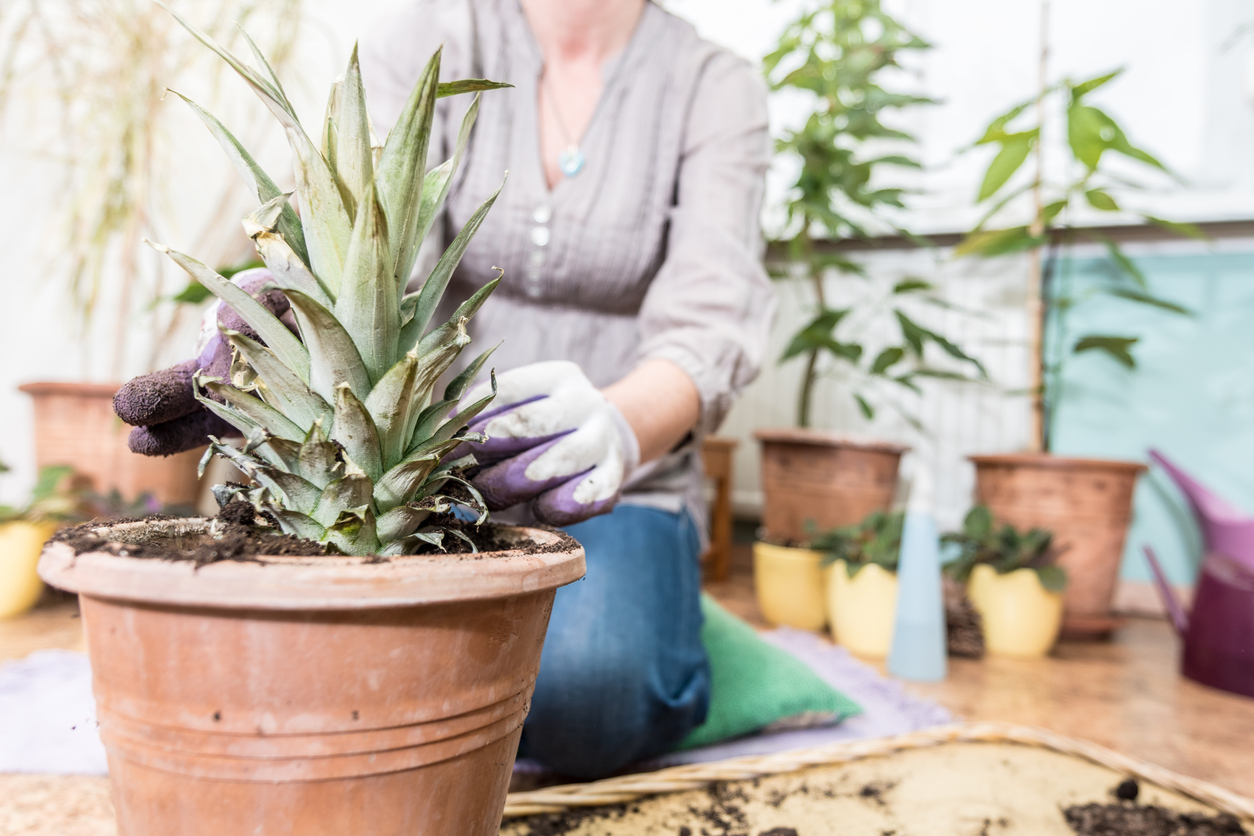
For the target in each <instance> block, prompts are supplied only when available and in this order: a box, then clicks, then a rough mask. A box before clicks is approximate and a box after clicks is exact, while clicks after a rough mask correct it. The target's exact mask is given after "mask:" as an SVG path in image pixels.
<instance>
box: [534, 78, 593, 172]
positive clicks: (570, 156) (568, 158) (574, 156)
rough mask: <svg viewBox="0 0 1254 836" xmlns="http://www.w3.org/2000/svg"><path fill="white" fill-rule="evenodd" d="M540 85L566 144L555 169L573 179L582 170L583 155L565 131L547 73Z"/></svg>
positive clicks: (564, 124)
mask: <svg viewBox="0 0 1254 836" xmlns="http://www.w3.org/2000/svg"><path fill="white" fill-rule="evenodd" d="M540 83H541V84H542V85H544V89H545V92H547V93H548V95H547V96H546V97H545V98H546V99H548V101H549V106H550V107H551V108H552V109H553V118H554V119H556V120H557V129H558V130H559V131H561V132H562V139H563V140H564V141H565V143H566V150H564V151H562V152H561V153H560V154H558V155H557V167H558V168H559V169H561V171H562V174H564V175H565V176H567V177H574V176H575V175H576V174H578V173H579V172H580V171H582V170H583V164H584V155H583V151H580V150H579V143H578V142H575V141H574V140H573V139H571V137H570V131H568V130H566V122H565V121H563V119H562V112H561V111H560V110H558V109H557V97H556V96H554V95H553V88H552V87H550V86H549V78H548V73H545V74H544V75H542V76H540Z"/></svg>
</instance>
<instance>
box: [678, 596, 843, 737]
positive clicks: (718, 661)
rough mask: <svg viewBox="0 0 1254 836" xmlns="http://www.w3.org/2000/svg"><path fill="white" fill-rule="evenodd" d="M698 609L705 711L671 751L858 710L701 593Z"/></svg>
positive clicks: (810, 723)
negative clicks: (706, 672)
mask: <svg viewBox="0 0 1254 836" xmlns="http://www.w3.org/2000/svg"><path fill="white" fill-rule="evenodd" d="M701 612H702V614H703V615H704V616H705V625H704V626H703V627H702V628H701V642H702V644H704V645H705V650H706V653H707V654H709V657H710V711H709V714H708V715H707V716H706V718H705V722H704V723H702V724H701V725H700V726H698V727H697V728H695V729H693V730H692V731H691V732H690V733H689V734H688V736H687V737H685V738H684V739H683V741H682V742H680V744H679V746H677V747H676V749H677V750H678V749H694V748H696V747H698V746H709V745H710V744H712V743H718V742H719V741H722V740H728V739H730V738H733V737H741V736H743V735H746V734H752V733H753V732H756V731H761V730H762V729H764V728H766V727H767V726H774V727H783V726H792V727H803V726H813V725H820V724H826V723H835V722H838V721H840V720H843V719H845V718H846V717H852V716H853V715H855V714H861V713H862V709H861V708H860V707H859V706H858V704H857V703H855V702H854V701H853V700H851V699H849V698H848V697H846V696H845V695H844V694H842V693H840V692H839V691H837V690H836V689H834V688H832V686H830V685H828V684H827V683H826V682H824V681H823V680H822V679H820V678H819V677H818V675H817V674H815V673H814V671H812V670H810V668H809V666H807V665H806V664H805V663H804V662H802V661H801V660H800V659H798V658H796V657H795V656H793V655H791V654H789V653H786V652H785V651H783V650H780V649H779V648H777V647H775V646H773V645H771V644H768V643H767V642H765V641H763V640H762V639H761V638H759V637H758V634H757V631H756V630H754V629H753V628H752V627H750V626H749V625H748V624H746V623H745V622H743V621H741V620H740V619H739V618H736V616H734V615H732V614H731V613H729V612H728V611H727V610H725V609H723V608H722V607H720V606H719V605H718V604H717V603H715V601H714V599H713V598H711V597H710V596H708V595H702V596H701ZM788 721H792V722H791V723H789V722H788Z"/></svg>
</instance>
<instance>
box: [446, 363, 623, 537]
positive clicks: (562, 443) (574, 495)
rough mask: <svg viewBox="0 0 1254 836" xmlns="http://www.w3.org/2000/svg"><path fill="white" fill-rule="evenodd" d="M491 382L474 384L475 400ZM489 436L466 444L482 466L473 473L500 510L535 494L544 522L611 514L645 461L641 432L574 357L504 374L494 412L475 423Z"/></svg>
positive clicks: (538, 514)
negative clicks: (632, 477)
mask: <svg viewBox="0 0 1254 836" xmlns="http://www.w3.org/2000/svg"><path fill="white" fill-rule="evenodd" d="M488 386H489V384H481V385H479V386H477V387H475V388H474V389H472V390H471V391H470V392H469V393H468V394H467V396H466V401H467V402H469V403H473V402H474V401H475V400H477V399H478V398H481V397H483V396H484V395H486V394H487V392H488ZM470 429H471V430H472V431H474V432H478V433H483V434H484V435H486V436H487V437H488V440H487V441H486V442H484V443H482V444H474V445H469V444H467V445H464V446H463V448H462V449H461V450H459V451H458V452H459V453H473V454H474V456H475V458H476V459H477V460H478V461H479V463H480V467H479V469H478V471H477V472H476V473H475V475H474V476H473V477H472V478H471V483H472V484H474V486H475V487H476V488H478V489H479V490H480V491H481V492H482V493H483V497H484V499H485V500H486V501H487V504H488V508H489V509H491V510H493V511H499V510H503V509H505V508H509V507H512V506H514V505H518V504H520V503H523V502H531V512H532V515H533V516H534V517H535V518H536V519H537V520H538V521H539V522H542V523H547V524H549V525H554V526H565V525H571V524H572V523H577V522H580V521H582V520H586V519H588V518H589V517H595V516H596V515H598V514H604V513H606V512H607V511H609V510H610V509H611V508H613V507H614V504H615V503H616V502H617V501H618V499H619V497H620V496H621V494H622V486H623V483H624V482H625V481H626V480H627V477H628V476H630V475H631V472H632V471H633V470H635V468H636V466H637V465H638V464H639V462H640V446H639V444H638V442H637V441H636V435H635V433H634V432H633V431H632V429H631V427H630V426H629V425H628V423H627V421H626V419H625V418H623V415H622V413H621V412H619V411H618V407H616V406H614V405H613V404H612V403H610V402H609V401H607V400H606V399H605V396H604V395H602V394H601V392H600V391H599V390H598V389H597V388H596V387H595V386H593V385H592V383H591V381H589V380H588V378H587V377H586V376H585V375H584V373H583V371H582V370H581V369H580V368H579V366H578V365H576V364H575V363H571V362H568V361H563V360H559V361H551V362H544V363H533V364H532V365H530V366H523V367H522V368H518V369H513V370H512V371H508V372H505V373H504V374H501V375H499V376H498V377H497V396H496V399H495V400H494V401H493V403H492V405H491V408H490V410H489V411H488V412H485V413H484V414H483V415H481V416H479V417H478V418H476V419H475V421H473V422H472V423H471V425H470Z"/></svg>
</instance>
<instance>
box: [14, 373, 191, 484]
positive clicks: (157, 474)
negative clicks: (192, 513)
mask: <svg viewBox="0 0 1254 836" xmlns="http://www.w3.org/2000/svg"><path fill="white" fill-rule="evenodd" d="M118 387H119V384H116V383H27V384H25V385H24V386H19V387H18V389H19V390H20V391H22V392H25V393H26V394H28V395H30V396H31V399H32V400H33V401H34V406H35V466H36V467H44V466H46V465H69V466H71V467H73V468H74V470H75V471H77V472H78V473H80V474H82V475H83V476H85V477H86V478H87V480H88V482H89V483H90V485H91V487H92V488H94V489H95V490H97V491H100V492H101V493H108V492H109V491H111V490H117V491H118V493H120V494H121V495H122V498H123V499H127V500H134V499H137V498H138V497H139V496H140V494H143V493H151V494H152V495H153V496H154V497H155V498H156V499H157V501H158V502H160V503H162V504H163V505H183V506H188V507H193V508H194V507H195V506H196V499H197V497H198V496H199V495H200V482H199V480H198V479H197V477H196V465H197V463H198V462H199V461H200V454H201V453H202V452H203V449H204V448H201V449H199V450H189V451H187V452H185V453H178V454H176V455H173V456H166V457H164V458H154V457H151V456H141V455H138V454H136V453H132V452H131V451H130V448H129V447H127V446H126V438H127V436H129V435H130V431H131V428H130V427H129V426H127V425H126V424H124V423H122V419H120V418H118V416H117V415H114V414H113V396H114V395H115V394H117V391H118Z"/></svg>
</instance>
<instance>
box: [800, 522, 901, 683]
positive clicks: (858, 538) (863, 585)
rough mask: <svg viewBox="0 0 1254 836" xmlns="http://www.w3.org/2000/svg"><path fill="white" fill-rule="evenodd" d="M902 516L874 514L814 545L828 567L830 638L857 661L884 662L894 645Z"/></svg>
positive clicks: (816, 540) (820, 538)
mask: <svg viewBox="0 0 1254 836" xmlns="http://www.w3.org/2000/svg"><path fill="white" fill-rule="evenodd" d="M905 516H906V515H905V513H904V512H902V511H894V512H886V511H874V512H872V513H870V514H868V515H867V517H866V518H865V519H863V520H862V521H861V522H860V523H858V524H856V525H851V526H844V527H842V528H836V529H832V530H830V531H827V532H824V533H822V534H819V535H817V536H815V538H814V539H813V541H812V544H813V546H814V548H815V549H816V550H818V551H819V552H820V553H821V554H822V555H823V564H824V566H825V567H826V570H825V571H826V575H827V600H828V617H829V620H830V622H831V625H832V637H833V639H835V641H837V642H838V643H840V644H843V645H845V646H846V647H847V648H849V650H850V651H852V652H853V653H856V654H858V655H860V656H867V657H870V658H873V659H883V658H886V657H887V656H888V650H889V647H890V645H891V644H892V639H893V624H894V621H895V618H896V612H897V564H898V560H899V559H900V556H901V533H902V529H903V527H904V525H905Z"/></svg>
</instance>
